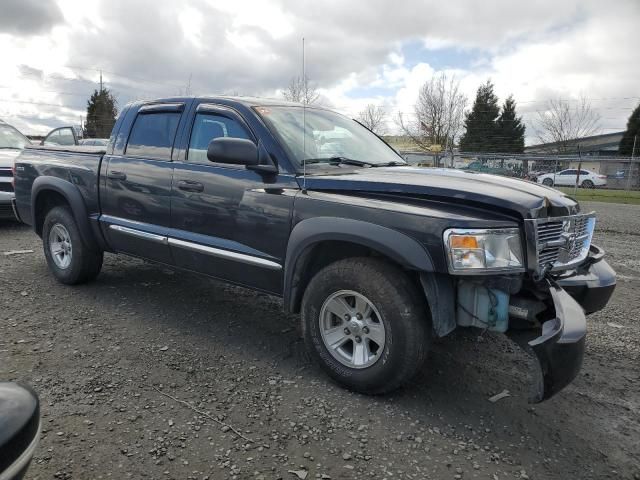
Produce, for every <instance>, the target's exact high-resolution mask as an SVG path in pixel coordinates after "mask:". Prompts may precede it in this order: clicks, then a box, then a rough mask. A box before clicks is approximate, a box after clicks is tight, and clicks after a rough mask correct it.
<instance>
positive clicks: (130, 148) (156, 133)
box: [125, 112, 180, 160]
mask: <svg viewBox="0 0 640 480" xmlns="http://www.w3.org/2000/svg"><path fill="white" fill-rule="evenodd" d="M179 122H180V112H156V113H144V114H138V116H137V117H136V121H135V123H134V124H133V127H132V128H131V134H130V135H129V142H128V143H127V149H126V151H125V155H128V156H132V157H145V158H154V159H158V160H171V150H172V148H173V141H174V139H175V136H176V130H177V128H178V123H179Z"/></svg>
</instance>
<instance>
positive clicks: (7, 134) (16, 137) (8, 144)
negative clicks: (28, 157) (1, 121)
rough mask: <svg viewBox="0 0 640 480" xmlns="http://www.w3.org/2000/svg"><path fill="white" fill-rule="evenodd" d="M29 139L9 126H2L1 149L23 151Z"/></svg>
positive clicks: (0, 127) (0, 126)
mask: <svg viewBox="0 0 640 480" xmlns="http://www.w3.org/2000/svg"><path fill="white" fill-rule="evenodd" d="M29 143H30V142H29V139H28V138H27V137H25V136H24V135H22V134H21V133H20V132H19V131H18V130H16V129H15V128H13V127H11V126H9V125H0V148H10V149H16V150H22V149H23V148H24V146H25V145H28V144H29Z"/></svg>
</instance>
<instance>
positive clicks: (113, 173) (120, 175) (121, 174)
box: [107, 170, 127, 180]
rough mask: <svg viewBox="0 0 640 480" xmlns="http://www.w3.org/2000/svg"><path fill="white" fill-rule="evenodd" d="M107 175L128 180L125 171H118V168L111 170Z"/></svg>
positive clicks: (114, 178) (112, 178)
mask: <svg viewBox="0 0 640 480" xmlns="http://www.w3.org/2000/svg"><path fill="white" fill-rule="evenodd" d="M107 177H109V178H110V179H111V180H126V179H127V174H126V173H124V172H118V171H116V170H111V171H110V172H109V173H108V174H107Z"/></svg>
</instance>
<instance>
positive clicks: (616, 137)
mask: <svg viewBox="0 0 640 480" xmlns="http://www.w3.org/2000/svg"><path fill="white" fill-rule="evenodd" d="M622 135H624V132H615V133H604V134H602V135H593V136H591V137H583V138H577V139H575V140H571V141H569V142H567V143H568V149H566V150H565V151H563V152H562V153H563V154H577V153H578V146H579V147H580V152H581V153H582V155H585V156H605V157H611V156H615V155H617V154H618V147H619V146H620V140H622ZM558 146H559V143H558V142H552V143H540V144H538V145H531V146H529V147H525V148H524V152H525V153H559V152H558Z"/></svg>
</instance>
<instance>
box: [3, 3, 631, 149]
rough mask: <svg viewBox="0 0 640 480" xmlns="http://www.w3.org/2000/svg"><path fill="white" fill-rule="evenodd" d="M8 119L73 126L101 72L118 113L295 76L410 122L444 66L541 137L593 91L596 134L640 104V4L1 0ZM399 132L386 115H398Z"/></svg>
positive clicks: (244, 91)
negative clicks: (487, 87)
mask: <svg viewBox="0 0 640 480" xmlns="http://www.w3.org/2000/svg"><path fill="white" fill-rule="evenodd" d="M1 9H2V14H1V15H0V52H1V53H0V58H1V59H2V67H1V68H0V118H2V119H4V120H6V121H8V122H10V123H12V124H14V125H15V126H16V127H18V128H19V129H21V130H23V131H24V132H25V133H29V134H37V133H44V132H46V131H48V130H49V129H50V128H51V127H54V126H59V125H62V124H70V123H71V124H79V122H80V118H81V116H83V115H84V112H85V109H86V100H87V98H88V96H89V95H90V94H91V92H92V91H93V89H94V88H96V86H97V82H98V79H99V71H100V70H102V72H103V78H104V81H105V84H106V86H107V87H108V88H110V89H111V90H112V91H113V92H114V94H115V95H116V97H117V99H118V103H119V105H121V106H122V105H124V104H125V103H127V102H128V101H130V100H133V99H138V98H156V97H161V96H169V95H176V94H181V93H185V91H190V92H191V93H192V94H197V95H200V94H239V95H258V96H267V97H278V96H281V89H282V88H283V87H284V86H286V84H287V83H288V82H289V80H290V79H291V77H292V76H294V75H297V74H299V73H300V69H301V38H302V37H303V36H304V37H305V39H306V40H305V41H306V58H307V73H308V75H309V76H310V77H311V79H312V81H313V82H314V83H315V84H316V85H317V87H318V89H319V91H320V93H321V95H322V102H323V103H324V104H326V105H328V106H332V107H333V108H335V109H337V110H339V111H342V112H344V113H347V114H349V115H352V116H355V115H356V114H357V113H358V112H359V111H360V110H361V109H362V108H363V107H364V106H365V105H366V104H368V103H375V104H378V105H384V106H385V108H386V109H387V111H388V112H389V114H390V117H393V116H395V115H396V114H397V112H399V111H400V112H405V113H406V114H411V112H412V111H413V104H414V103H415V99H416V96H417V91H418V89H419V87H420V86H421V85H422V84H423V83H424V82H425V81H426V80H428V79H429V78H431V77H432V76H433V75H434V74H436V73H438V72H440V71H446V72H447V73H449V74H455V75H456V76H457V78H459V79H460V82H461V86H462V88H463V90H464V91H465V93H466V94H467V95H468V96H469V98H470V99H472V98H473V96H474V94H475V90H476V89H477V87H478V85H479V84H480V83H482V82H484V81H485V80H486V79H489V78H490V79H491V80H492V81H493V82H494V84H495V87H496V93H497V94H498V96H499V97H500V99H501V100H503V99H504V98H505V97H506V96H507V95H509V94H513V95H514V96H515V98H516V100H517V102H518V107H519V111H520V113H521V114H522V115H523V116H524V118H525V121H526V122H527V124H528V127H529V129H528V134H527V141H528V143H532V142H534V141H535V137H534V135H533V128H532V127H533V123H534V121H535V116H536V112H537V111H539V110H543V109H544V106H545V101H547V100H548V99H550V98H563V99H567V100H569V101H573V100H576V99H578V97H580V96H581V95H582V96H585V97H587V98H588V99H590V101H591V103H592V106H593V107H594V108H595V109H596V110H597V111H598V112H599V113H600V115H601V131H602V132H603V133H607V132H613V131H618V130H622V129H624V126H625V124H626V119H627V117H628V116H629V114H630V113H631V110H632V109H633V107H634V106H635V105H637V104H638V103H639V102H640V62H639V61H638V59H639V57H638V52H637V42H636V41H635V40H634V39H636V38H637V35H638V27H639V25H640V1H638V0H611V1H607V2H604V1H602V0H536V1H528V2H520V1H513V0H504V1H500V0H485V1H484V2H478V1H475V0H457V1H453V2H442V1H431V0H406V1H397V0H395V1H391V0H386V1H384V0H362V1H360V0H349V1H345V0H341V1H340V0H327V1H323V0H313V1H306V0H254V1H251V0H233V1H229V0H223V1H218V0H185V1H175V0H149V1H138V0H109V1H107V0H57V1H47V0H2V7H1ZM390 123H391V124H392V123H393V122H390Z"/></svg>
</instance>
